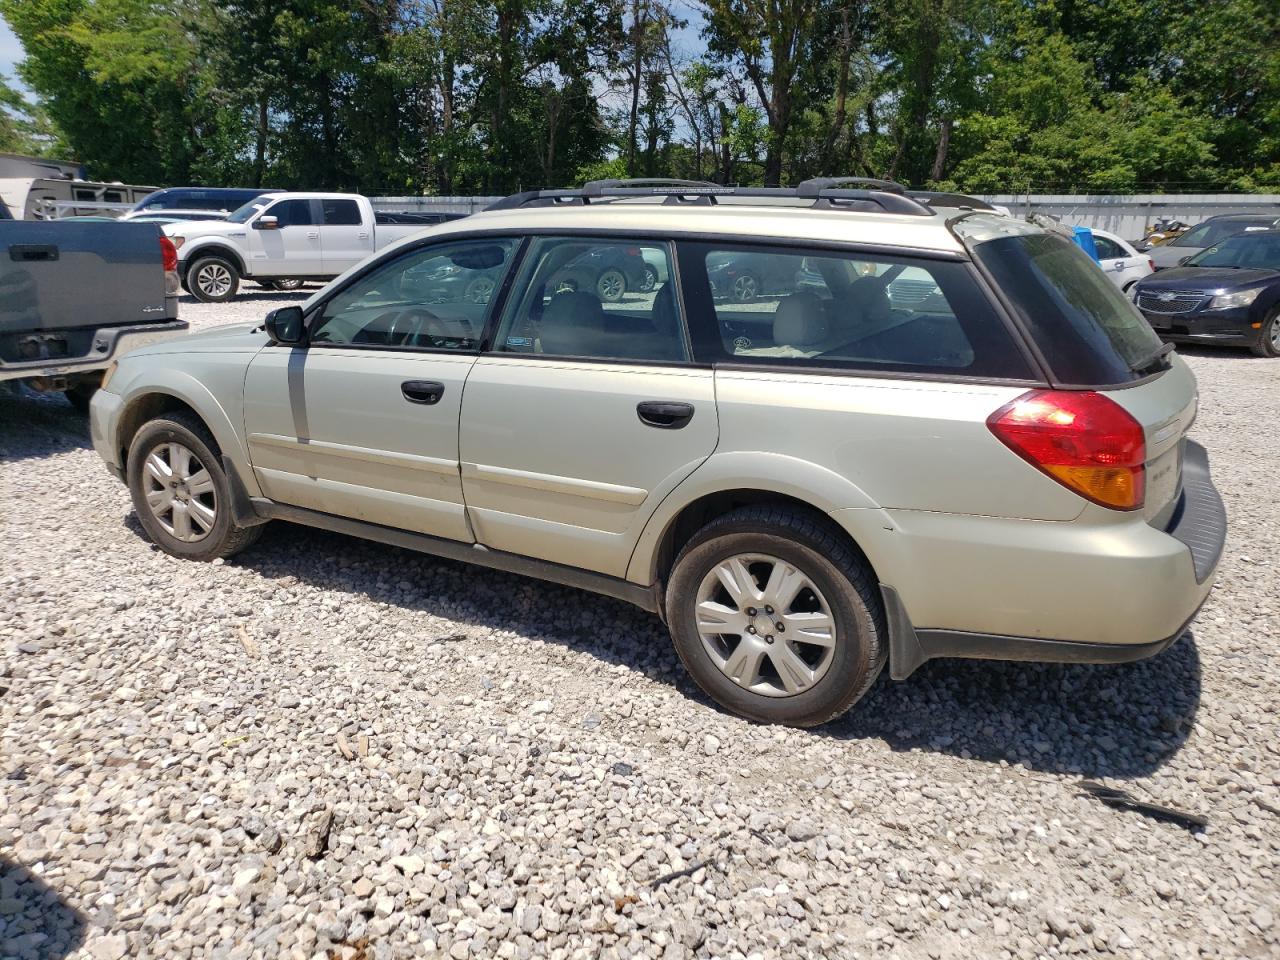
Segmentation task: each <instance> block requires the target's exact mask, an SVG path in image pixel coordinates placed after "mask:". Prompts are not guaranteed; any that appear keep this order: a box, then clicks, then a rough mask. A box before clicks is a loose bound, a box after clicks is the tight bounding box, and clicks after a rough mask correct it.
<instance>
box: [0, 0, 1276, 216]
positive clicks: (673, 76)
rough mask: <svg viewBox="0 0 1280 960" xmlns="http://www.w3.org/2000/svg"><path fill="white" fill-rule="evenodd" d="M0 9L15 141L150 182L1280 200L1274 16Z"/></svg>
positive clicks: (22, 2) (730, 1)
mask: <svg viewBox="0 0 1280 960" xmlns="http://www.w3.org/2000/svg"><path fill="white" fill-rule="evenodd" d="M669 3H670V0H379V2H370V3H361V4H352V3H350V2H349V0H0V14H3V16H4V17H5V19H6V20H7V21H8V23H9V24H10V25H11V26H12V27H13V29H14V31H15V33H16V34H17V35H18V37H19V38H20V39H21V40H22V42H23V45H24V47H25V49H26V52H27V58H26V60H25V62H24V63H23V64H22V67H21V76H22V79H23V81H24V82H25V83H26V85H27V86H28V87H29V88H30V89H31V90H32V91H34V93H35V95H36V99H35V100H34V101H33V102H27V101H26V100H24V99H23V98H22V97H20V96H18V95H17V93H16V92H15V91H14V90H13V89H12V88H11V87H9V86H7V85H3V84H0V149H6V150H11V151H16V152H24V153H54V154H61V155H64V156H73V157H75V158H77V159H79V160H81V161H82V162H83V163H84V164H85V165H86V167H87V168H88V169H89V171H90V173H91V174H92V175H95V176H99V177H103V178H107V179H123V180H128V181H132V182H139V183H155V184H170V183H216V184H245V185H262V186H280V187H308V188H344V189H354V190H362V191H365V192H369V193H397V194H398V193H408V194H413V193H460V194H463V193H502V192H507V191H512V190H516V189H522V188H523V189H527V188H532V187H540V186H562V185H565V184H568V183H573V182H577V181H581V180H583V179H590V178H598V177H617V176H627V175H632V176H635V175H640V176H679V177H690V178H698V179H712V180H715V181H718V182H732V183H744V184H752V183H786V182H794V181H796V180H798V179H801V178H804V177H808V176H817V175H824V174H825V175H837V174H857V175H870V176H889V177H893V178H895V179H900V180H902V181H904V182H906V183H909V184H911V185H913V186H921V185H924V184H926V183H936V184H942V185H946V186H948V187H951V188H953V189H960V190H967V191H973V192H982V191H992V192H1003V191H1007V190H1027V189H1031V190H1038V191H1063V192H1065V191H1076V190H1085V191H1107V192H1111V191H1120V192H1123V191H1146V190H1160V189H1168V190H1195V191H1200V190H1213V189H1235V190H1276V189H1280V4H1277V3H1275V0H1209V2H1205V0H895V2H894V3H889V2H888V0H698V3H697V5H696V8H690V7H688V6H681V7H679V8H676V9H679V10H681V11H687V10H690V9H696V11H697V16H698V17H699V19H700V22H699V23H698V24H695V26H696V27H698V28H699V29H700V31H701V37H702V45H701V46H700V47H699V45H698V44H694V46H695V49H692V50H689V49H682V47H685V46H688V37H689V33H688V32H682V30H681V28H683V27H684V26H686V24H685V23H684V22H683V21H682V20H681V19H680V18H679V17H678V16H677V15H676V14H675V13H674V12H673V7H672V6H670V5H669Z"/></svg>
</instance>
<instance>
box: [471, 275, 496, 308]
mask: <svg viewBox="0 0 1280 960" xmlns="http://www.w3.org/2000/svg"><path fill="white" fill-rule="evenodd" d="M491 296H493V281H492V280H474V281H472V283H471V296H470V297H469V298H468V299H470V300H471V302H472V303H488V302H489V298H490V297H491Z"/></svg>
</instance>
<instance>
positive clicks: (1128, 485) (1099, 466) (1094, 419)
mask: <svg viewBox="0 0 1280 960" xmlns="http://www.w3.org/2000/svg"><path fill="white" fill-rule="evenodd" d="M987 426H988V427H990V428H991V432H992V433H994V434H995V435H996V437H997V438H998V439H999V440H1000V441H1001V442H1002V443H1004V445H1005V446H1007V447H1008V448H1009V449H1010V450H1012V451H1013V452H1014V453H1016V454H1017V455H1018V456H1020V457H1022V459H1024V460H1026V461H1027V462H1028V463H1030V464H1031V465H1032V466H1034V467H1037V468H1038V469H1040V470H1043V471H1044V472H1045V473H1047V474H1048V475H1049V476H1051V477H1053V479H1055V480H1057V481H1058V482H1059V483H1061V484H1063V485H1064V486H1066V487H1070V488H1071V489H1072V490H1074V491H1075V492H1076V493H1078V494H1080V495H1081V496H1083V497H1086V498H1087V499H1089V500H1092V501H1093V502H1094V503H1099V504H1101V505H1102V506H1104V507H1110V508H1112V509H1113V510H1137V509H1139V508H1140V507H1141V506H1142V502H1143V498H1144V496H1145V493H1146V476H1145V471H1144V469H1143V464H1144V463H1146V460H1147V442H1146V433H1145V432H1144V431H1143V429H1142V424H1140V423H1138V421H1137V420H1135V419H1134V418H1133V417H1132V416H1130V415H1129V412H1128V411H1127V410H1125V409H1124V408H1123V407H1121V406H1120V405H1119V404H1118V403H1116V402H1115V401H1114V400H1111V399H1110V398H1108V397H1104V396H1103V395H1102V394H1100V393H1093V392H1092V391H1089V392H1085V393H1073V392H1067V391H1058V390H1032V391H1030V392H1029V393H1024V394H1023V395H1022V396H1020V397H1018V398H1017V399H1016V400H1014V401H1012V402H1011V403H1007V404H1005V405H1004V406H1003V407H1001V408H1000V409H999V410H997V411H996V412H995V413H993V414H992V415H991V416H990V417H988V418H987Z"/></svg>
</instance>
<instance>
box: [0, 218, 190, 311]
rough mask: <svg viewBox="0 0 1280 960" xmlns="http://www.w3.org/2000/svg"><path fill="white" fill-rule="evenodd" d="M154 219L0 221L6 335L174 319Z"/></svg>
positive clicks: (0, 305) (0, 296) (0, 293)
mask: <svg viewBox="0 0 1280 960" xmlns="http://www.w3.org/2000/svg"><path fill="white" fill-rule="evenodd" d="M177 315H178V306H177V298H176V297H170V296H166V294H165V276H164V268H163V264H162V259H161V251H160V228H159V226H158V225H156V224H154V223H109V222H105V221H102V222H95V221H69V222H58V221H21V220H15V221H0V335H4V334H14V333H21V332H24V331H38V330H70V329H76V328H84V327H95V328H96V327H111V326H124V325H128V324H137V323H158V322H162V321H164V320H173V319H176V317H177Z"/></svg>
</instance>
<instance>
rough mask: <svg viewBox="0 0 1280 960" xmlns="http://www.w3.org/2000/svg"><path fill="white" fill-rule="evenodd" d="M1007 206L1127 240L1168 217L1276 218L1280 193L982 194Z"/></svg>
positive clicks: (1189, 220)
mask: <svg viewBox="0 0 1280 960" xmlns="http://www.w3.org/2000/svg"><path fill="white" fill-rule="evenodd" d="M982 199H983V200H986V201H987V202H988V203H999V204H1003V205H1004V206H1006V207H1008V208H1009V209H1010V210H1011V211H1012V212H1013V214H1014V216H1018V217H1022V216H1025V215H1026V214H1027V213H1028V212H1036V213H1045V214H1048V215H1049V216H1052V217H1057V218H1058V219H1060V220H1062V222H1063V223H1069V224H1072V225H1078V226H1082V227H1097V228H1098V229H1099V230H1108V231H1110V232H1111V233H1115V234H1118V235H1119V236H1121V237H1123V238H1124V239H1126V240H1136V239H1138V238H1139V237H1141V236H1142V235H1143V234H1144V232H1145V229H1146V227H1147V225H1148V224H1152V223H1154V222H1155V221H1156V220H1157V219H1158V218H1160V217H1171V218H1173V219H1175V220H1182V221H1183V222H1185V223H1191V224H1196V223H1199V222H1200V221H1201V220H1205V219H1207V218H1209V217H1214V216H1217V215H1218V214H1220V213H1264V214H1265V213H1274V214H1275V215H1276V216H1277V217H1280V194H1274V193H1270V194H1267V193H1198V194H1197V193H1164V194H1160V193H1139V194H1131V195H1128V196H1102V195H1096V196H1089V195H1083V194H1082V195H1070V194H1030V195H1028V194H1025V193H1024V194H1016V195H1015V194H1007V193H1006V194H1000V195H988V196H983V198H982Z"/></svg>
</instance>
